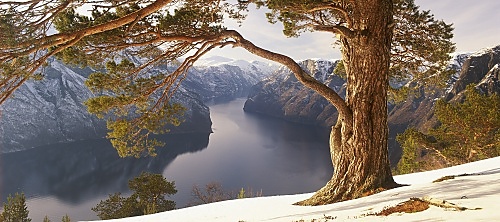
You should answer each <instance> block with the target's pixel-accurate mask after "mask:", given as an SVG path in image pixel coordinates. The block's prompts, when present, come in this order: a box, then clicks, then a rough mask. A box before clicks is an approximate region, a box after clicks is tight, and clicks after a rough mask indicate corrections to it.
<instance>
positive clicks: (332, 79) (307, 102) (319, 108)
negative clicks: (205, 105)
mask: <svg viewBox="0 0 500 222" xmlns="http://www.w3.org/2000/svg"><path fill="white" fill-rule="evenodd" d="M337 63H338V61H334V60H321V59H320V60H304V61H301V62H299V65H300V66H301V67H302V68H303V69H305V70H307V71H308V72H309V73H310V74H311V75H312V76H314V78H316V79H317V80H319V81H321V82H323V83H325V84H326V85H328V86H329V87H330V88H332V89H334V90H335V91H336V92H337V93H339V95H340V96H342V97H344V96H345V85H344V84H345V81H344V80H343V79H342V78H340V77H339V76H338V75H335V74H333V70H334V69H335V67H336V66H337ZM243 109H244V110H245V111H247V112H254V113H261V114H265V115H270V116H274V117H279V118H283V119H286V120H289V121H292V122H297V123H303V124H312V125H319V126H325V127H326V126H331V125H334V124H335V121H336V119H337V110H336V109H335V108H334V107H333V106H332V105H331V104H330V103H328V101H326V99H324V98H323V97H322V96H320V95H318V94H317V93H315V92H314V91H312V90H310V89H308V88H305V87H304V86H303V85H302V84H301V83H300V82H298V80H297V79H296V78H295V76H294V75H293V73H291V72H290V70H289V69H287V68H286V67H281V68H280V69H279V70H278V71H276V73H274V74H273V75H272V76H271V77H269V78H267V79H265V80H263V81H261V82H259V83H257V84H256V85H254V86H253V87H252V89H251V91H250V93H249V95H248V99H247V101H246V102H245V106H244V108H243Z"/></svg>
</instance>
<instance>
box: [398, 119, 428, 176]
mask: <svg viewBox="0 0 500 222" xmlns="http://www.w3.org/2000/svg"><path fill="white" fill-rule="evenodd" d="M396 140H397V141H398V142H399V144H400V145H401V149H402V151H403V152H402V155H401V159H400V160H399V162H398V165H397V166H396V169H395V170H394V171H393V172H394V173H395V174H407V173H413V172H418V171H419V170H420V168H421V165H422V164H424V163H422V162H420V161H418V158H419V157H420V156H419V154H420V150H421V149H420V147H421V146H420V144H421V143H422V141H423V140H425V135H423V134H422V133H420V132H418V131H417V130H416V129H415V128H409V129H407V130H405V132H404V133H402V134H398V136H397V137H396Z"/></svg>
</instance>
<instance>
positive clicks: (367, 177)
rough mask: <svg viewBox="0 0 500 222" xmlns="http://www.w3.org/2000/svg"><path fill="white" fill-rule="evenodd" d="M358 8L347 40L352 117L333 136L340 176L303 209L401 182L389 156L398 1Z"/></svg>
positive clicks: (369, 1)
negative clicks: (390, 92) (390, 89)
mask: <svg viewBox="0 0 500 222" xmlns="http://www.w3.org/2000/svg"><path fill="white" fill-rule="evenodd" d="M353 4H354V6H353V7H354V9H353V15H352V16H351V18H352V22H353V24H352V25H353V27H352V29H353V30H357V31H356V34H355V36H354V37H353V38H347V37H342V38H341V45H342V54H343V61H344V66H345V67H346V72H347V77H348V79H347V92H346V99H345V100H346V103H347V106H348V107H349V109H350V110H351V111H352V118H351V119H349V118H348V117H347V116H343V115H339V119H338V122H337V124H336V126H334V127H332V130H331V134H330V153H331V158H332V164H333V166H334V173H333V176H332V178H331V179H330V181H329V182H328V183H327V184H326V185H325V186H324V187H323V188H321V189H320V190H319V191H318V192H316V193H315V194H314V195H313V196H312V197H311V198H310V199H308V200H305V201H302V202H299V203H297V204H299V205H322V204H329V203H334V202H338V201H344V200H350V199H355V198H359V197H363V196H367V195H370V194H372V193H374V192H378V191H380V190H384V189H390V188H393V187H395V186H397V184H396V183H395V182H394V180H393V178H392V173H391V169H390V165H389V158H388V147H387V139H388V128H387V89H388V73H389V61H390V47H391V40H392V29H391V28H390V27H391V26H392V25H391V24H392V1H391V0H366V1H356V3H353Z"/></svg>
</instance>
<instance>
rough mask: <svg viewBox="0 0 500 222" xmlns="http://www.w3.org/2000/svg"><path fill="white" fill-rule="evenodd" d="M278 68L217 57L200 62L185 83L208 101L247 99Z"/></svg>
mask: <svg viewBox="0 0 500 222" xmlns="http://www.w3.org/2000/svg"><path fill="white" fill-rule="evenodd" d="M277 68H278V67H277V66H276V65H272V64H268V63H264V62H258V61H253V62H248V61H243V60H233V59H229V58H225V57H220V56H213V57H209V58H206V59H202V60H199V61H197V62H196V63H195V67H193V68H192V69H191V70H190V72H189V75H188V76H187V78H186V80H184V81H183V83H182V84H183V86H184V87H185V88H186V89H188V90H192V91H194V92H196V93H197V94H199V95H200V96H201V98H202V100H203V101H205V102H214V101H215V102H216V101H220V100H230V99H233V98H236V97H244V96H247V95H248V92H249V91H250V88H251V87H252V86H253V85H255V84H257V83H258V82H259V81H261V80H262V79H264V78H266V77H268V76H269V75H270V74H271V73H273V72H274V71H275V70H276V69H277Z"/></svg>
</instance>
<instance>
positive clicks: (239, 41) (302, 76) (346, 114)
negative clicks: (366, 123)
mask: <svg viewBox="0 0 500 222" xmlns="http://www.w3.org/2000/svg"><path fill="white" fill-rule="evenodd" d="M224 33H225V35H226V36H228V37H231V38H233V39H235V41H236V42H235V43H234V46H237V47H242V48H244V49H246V50H247V51H248V52H250V53H252V54H254V55H257V56H260V57H262V58H265V59H268V60H271V61H274V62H278V63H280V64H283V65H284V66H286V67H287V68H289V69H290V70H291V71H292V72H293V74H294V75H295V77H296V78H297V80H298V81H299V82H301V83H302V84H303V85H304V86H306V87H308V88H310V89H312V90H314V91H315V92H317V93H318V94H320V95H321V96H323V97H324V98H325V99H326V100H328V101H329V102H330V103H331V104H332V105H333V106H335V108H337V111H338V112H339V119H340V120H347V121H346V124H347V125H350V124H351V120H352V111H351V109H350V108H349V107H348V106H347V103H346V102H345V101H344V99H342V97H340V96H339V95H338V94H337V93H336V92H335V91H334V90H333V89H331V88H329V87H328V86H326V85H325V84H323V83H321V82H319V81H318V80H316V79H315V78H313V77H311V76H310V75H309V74H307V73H306V72H305V71H304V70H303V69H302V68H301V67H300V66H299V64H297V62H295V61H294V60H293V59H292V58H290V57H288V56H285V55H282V54H279V53H275V52H271V51H269V50H266V49H263V48H260V47H258V46H256V45H254V44H253V43H252V42H250V41H248V40H247V39H245V38H243V36H242V35H241V34H240V33H238V32H237V31H234V30H227V31H225V32H224Z"/></svg>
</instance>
